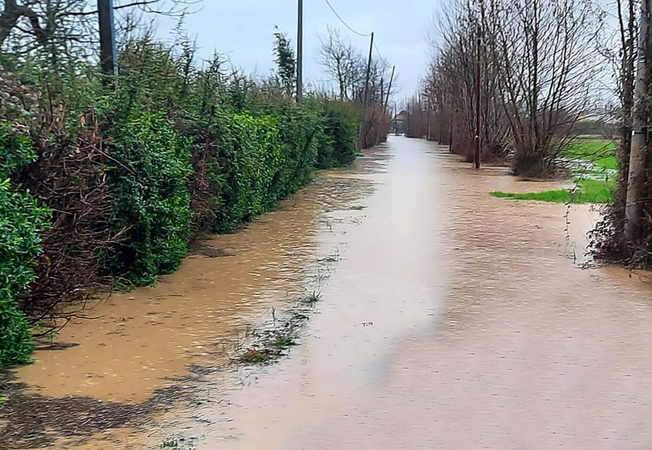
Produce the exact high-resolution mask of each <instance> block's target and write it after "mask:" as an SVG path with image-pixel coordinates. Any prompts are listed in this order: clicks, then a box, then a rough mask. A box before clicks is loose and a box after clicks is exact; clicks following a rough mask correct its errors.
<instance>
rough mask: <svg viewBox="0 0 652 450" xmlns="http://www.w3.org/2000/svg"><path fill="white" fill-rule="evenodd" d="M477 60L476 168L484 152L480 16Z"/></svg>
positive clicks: (477, 31) (480, 0)
mask: <svg viewBox="0 0 652 450" xmlns="http://www.w3.org/2000/svg"><path fill="white" fill-rule="evenodd" d="M478 1H479V6H480V11H481V13H484V8H483V6H482V0H478ZM476 34H477V36H476V62H475V157H474V158H473V159H474V161H475V168H476V169H479V168H480V156H481V154H482V137H481V131H482V130H481V128H482V115H481V113H480V108H481V107H482V102H481V101H480V95H481V90H482V72H481V71H482V61H481V48H482V22H481V19H480V18H478V27H477V30H476Z"/></svg>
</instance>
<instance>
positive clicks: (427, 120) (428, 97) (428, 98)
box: [426, 94, 430, 141]
mask: <svg viewBox="0 0 652 450" xmlns="http://www.w3.org/2000/svg"><path fill="white" fill-rule="evenodd" d="M426 122H427V127H428V132H427V134H426V141H429V140H430V95H427V94H426Z"/></svg>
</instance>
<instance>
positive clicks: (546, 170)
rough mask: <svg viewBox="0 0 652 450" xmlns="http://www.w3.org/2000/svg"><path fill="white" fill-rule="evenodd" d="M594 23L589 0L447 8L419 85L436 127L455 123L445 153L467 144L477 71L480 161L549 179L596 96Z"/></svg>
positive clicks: (466, 149)
mask: <svg viewBox="0 0 652 450" xmlns="http://www.w3.org/2000/svg"><path fill="white" fill-rule="evenodd" d="M602 22H603V15H602V14H601V13H600V11H599V10H597V9H596V7H595V5H594V4H593V2H592V1H591V0H517V1H511V0H486V1H470V0H460V1H457V2H454V3H453V4H452V5H451V6H450V8H449V9H448V10H447V11H446V12H445V14H444V16H443V19H442V22H441V24H440V34H441V36H440V39H439V40H438V43H437V45H436V46H435V56H434V58H433V60H432V61H431V63H430V66H429V69H428V72H427V75H426V77H425V80H424V94H425V96H426V98H427V102H428V107H429V108H431V109H432V112H433V114H434V116H435V117H436V119H435V121H436V122H440V123H446V124H448V125H449V126H450V124H451V123H452V124H453V135H454V138H453V150H454V151H455V152H457V153H460V154H469V153H471V152H472V149H473V147H474V140H475V119H476V109H477V106H476V105H477V102H476V100H477V99H476V95H477V89H476V82H477V80H476V74H477V66H478V65H480V66H481V70H482V76H481V98H480V115H481V118H482V131H481V133H482V135H481V139H482V150H483V154H482V157H483V158H485V159H490V158H500V157H503V156H505V155H507V154H511V155H513V169H514V173H516V174H518V175H524V176H547V175H550V174H551V172H552V171H554V161H555V158H556V156H557V155H558V154H559V152H560V151H561V150H562V149H563V148H564V147H565V145H567V143H568V139H569V137H570V136H571V134H572V133H571V132H572V129H573V126H574V125H575V123H576V121H577V120H578V118H579V116H580V115H581V114H582V113H583V112H585V111H586V108H587V107H588V106H589V105H590V104H591V102H592V101H594V100H595V99H596V98H595V95H594V94H595V88H594V83H595V80H596V77H597V76H598V74H599V73H600V72H601V71H603V67H602V66H601V64H602V63H603V59H602V58H601V57H600V56H599V55H598V54H597V52H596V48H597V42H598V41H597V37H598V31H599V29H600V26H601V24H602ZM448 134H449V135H450V134H451V133H448ZM449 139H450V136H449Z"/></svg>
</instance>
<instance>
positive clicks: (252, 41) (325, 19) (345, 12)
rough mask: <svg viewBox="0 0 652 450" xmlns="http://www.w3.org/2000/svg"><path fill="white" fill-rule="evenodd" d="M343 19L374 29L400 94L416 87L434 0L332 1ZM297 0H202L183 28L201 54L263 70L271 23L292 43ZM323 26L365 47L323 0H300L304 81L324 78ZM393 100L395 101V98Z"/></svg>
mask: <svg viewBox="0 0 652 450" xmlns="http://www.w3.org/2000/svg"><path fill="white" fill-rule="evenodd" d="M330 2H331V4H332V5H333V6H334V8H335V9H336V10H337V12H338V13H339V14H340V16H342V18H343V19H344V20H345V21H346V22H347V23H348V24H349V25H350V26H351V27H352V28H354V29H356V30H357V31H359V32H361V33H369V32H371V31H374V32H375V39H376V43H377V47H378V51H379V52H380V54H382V56H383V57H384V58H386V59H387V60H388V61H389V62H390V64H395V65H396V70H397V72H398V74H399V86H398V87H399V88H400V93H399V95H398V96H397V97H399V98H400V97H402V96H407V95H411V94H412V93H414V92H415V91H416V90H417V89H418V85H419V78H420V76H421V74H422V73H423V72H424V71H425V68H426V65H427V62H428V57H429V46H428V41H427V33H428V31H429V28H430V24H431V22H432V17H433V14H434V12H435V8H436V6H437V3H438V1H437V0H330ZM296 17H297V0H204V1H203V3H202V4H201V10H200V11H199V12H198V13H196V14H193V15H191V16H189V17H187V18H186V25H185V29H186V30H187V31H188V34H189V35H190V37H191V38H195V37H196V40H197V44H198V46H199V48H200V56H201V57H203V58H208V57H210V56H211V55H212V54H213V52H214V51H217V52H219V53H221V54H224V55H226V56H227V57H228V58H229V59H230V60H231V62H232V64H233V65H234V66H236V67H240V68H242V69H243V70H244V71H245V72H247V73H254V72H255V73H257V74H266V73H268V72H269V71H270V70H271V69H272V67H273V56H272V45H273V36H272V34H273V33H274V26H275V25H277V26H278V27H279V28H280V29H281V30H282V31H285V32H287V33H288V35H289V36H290V37H291V38H292V42H293V45H294V44H295V43H296V42H295V41H296ZM172 26H173V24H172V23H171V21H170V20H169V19H162V20H161V21H160V23H159V27H158V33H159V35H160V36H161V37H163V38H169V36H170V30H171V28H172ZM327 26H331V27H335V28H338V29H339V30H340V32H341V35H342V36H343V37H344V38H348V39H349V40H350V41H351V42H352V43H353V44H354V45H355V46H356V47H358V48H360V49H361V50H364V51H365V54H366V52H367V51H368V48H369V47H368V46H369V38H363V37H360V36H356V35H355V34H353V33H352V32H350V31H349V30H348V29H346V27H345V26H344V25H342V24H341V22H340V21H339V20H338V19H337V17H336V16H335V15H334V14H333V13H332V11H331V10H330V9H329V7H328V5H327V4H326V1H325V0H304V55H305V56H304V58H305V62H304V77H305V79H306V81H307V82H317V83H319V82H320V81H323V80H325V79H326V76H325V75H324V73H323V71H322V69H321V67H320V66H319V61H318V58H319V56H318V52H319V47H320V44H319V35H325V34H326V30H327ZM399 98H397V100H398V99H399Z"/></svg>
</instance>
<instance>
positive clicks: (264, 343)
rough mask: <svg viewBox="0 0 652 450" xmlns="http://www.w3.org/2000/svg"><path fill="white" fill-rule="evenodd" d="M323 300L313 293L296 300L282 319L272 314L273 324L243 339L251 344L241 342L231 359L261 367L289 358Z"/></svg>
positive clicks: (262, 326) (250, 331) (268, 323)
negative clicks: (303, 329) (287, 356)
mask: <svg viewBox="0 0 652 450" xmlns="http://www.w3.org/2000/svg"><path fill="white" fill-rule="evenodd" d="M320 299H321V294H319V293H317V292H312V293H309V294H306V295H305V296H303V297H301V298H298V299H295V300H294V301H293V305H292V306H290V307H289V308H288V310H287V311H285V312H284V313H283V316H282V317H277V316H276V312H275V311H274V312H272V320H271V321H269V322H267V323H265V324H263V325H261V326H260V327H258V328H256V329H254V330H249V331H248V332H247V333H246V335H245V336H243V339H244V340H245V341H248V342H250V344H249V345H247V344H246V343H245V342H239V343H238V344H237V345H236V349H235V355H234V356H233V357H232V360H233V361H234V362H235V363H239V364H246V365H261V364H271V363H273V362H274V361H277V360H278V359H279V358H282V357H283V356H285V355H287V353H288V351H289V349H290V348H292V347H294V346H296V345H298V340H299V333H300V331H301V329H302V328H303V327H304V326H305V324H306V322H307V321H308V319H309V318H310V316H309V314H310V313H311V311H312V309H313V307H314V306H315V304H316V303H317V302H318V301H319V300H320Z"/></svg>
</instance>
